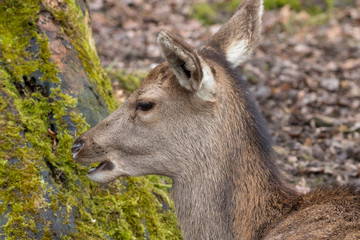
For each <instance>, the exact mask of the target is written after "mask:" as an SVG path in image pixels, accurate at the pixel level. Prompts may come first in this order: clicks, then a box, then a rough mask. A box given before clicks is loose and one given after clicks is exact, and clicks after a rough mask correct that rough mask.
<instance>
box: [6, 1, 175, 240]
mask: <svg viewBox="0 0 360 240" xmlns="http://www.w3.org/2000/svg"><path fill="white" fill-rule="evenodd" d="M62 8H63V9H65V11H63V12H62V11H60V10H56V11H55V10H54V9H50V8H48V10H49V11H50V12H51V13H53V15H54V16H55V19H56V20H57V21H58V22H59V23H60V24H61V26H62V29H63V32H64V34H66V35H68V36H69V37H70V39H71V40H72V44H73V45H74V46H75V47H76V51H77V52H78V55H79V58H80V59H81V60H82V63H83V64H84V66H85V70H86V72H87V74H88V76H89V78H90V79H91V83H92V84H93V86H94V89H96V91H99V92H100V93H101V95H102V97H103V98H104V99H105V101H106V103H107V105H108V107H109V108H110V109H111V110H114V108H115V100H114V99H113V97H112V94H111V85H110V81H109V78H108V77H107V76H106V74H105V72H104V70H103V69H102V67H101V65H100V62H99V59H98V57H97V54H96V51H95V48H94V46H93V45H92V43H91V42H92V40H89V39H88V36H90V35H89V34H87V33H89V31H90V30H89V29H88V28H87V26H86V24H85V23H84V22H86V18H88V16H86V15H85V16H83V13H82V12H81V11H80V10H79V8H78V6H77V5H76V4H75V3H74V2H72V1H65V3H63V5H62ZM41 9H44V6H42V2H41V1H40V0H38V1H35V0H24V1H12V0H5V1H3V2H2V4H1V5H0V80H1V82H0V83H1V84H0V110H1V112H0V203H1V204H0V217H1V222H3V223H5V224H4V225H3V226H1V228H0V238H2V239H3V238H5V239H30V238H34V236H38V237H39V238H41V239H52V238H61V239H106V238H108V237H111V238H113V239H142V238H144V237H145V235H146V234H149V235H150V236H151V239H179V238H180V232H179V230H178V229H177V228H176V218H175V215H174V214H173V209H172V204H171V201H170V200H169V199H168V197H167V195H166V191H163V190H162V189H164V188H163V187H161V185H164V183H163V182H162V181H163V180H159V179H160V178H159V179H156V177H155V178H153V179H152V181H153V182H155V184H154V183H151V182H150V181H148V180H147V179H146V178H136V179H130V178H129V179H122V180H118V181H117V182H115V183H113V184H110V185H109V186H101V185H99V184H95V183H92V182H90V180H89V179H88V178H87V176H86V175H87V174H86V172H87V170H88V169H87V168H86V167H84V166H80V165H78V164H75V162H74V161H73V160H72V157H71V152H70V149H71V144H72V142H73V140H74V136H75V135H79V134H81V133H82V132H84V131H86V130H87V129H88V128H89V126H88V124H87V123H86V122H85V120H84V118H83V117H82V115H81V114H78V112H77V110H76V108H77V104H78V103H77V101H76V99H75V98H73V97H71V96H70V95H68V94H66V93H65V92H63V90H62V89H61V79H60V78H59V72H58V69H57V66H56V64H55V63H54V62H52V61H51V60H50V57H51V52H50V50H49V46H48V39H47V38H46V36H44V35H43V34H42V33H40V32H39V30H38V29H37V27H36V23H37V16H38V14H39V12H40V11H41ZM89 42H90V43H89ZM39 72H41V74H38V73H39ZM36 73H37V74H36ZM34 75H36V76H35V77H34ZM33 79H35V80H36V79H38V80H39V81H47V82H51V83H52V85H51V86H53V87H52V89H51V90H50V91H49V92H46V91H45V90H44V89H43V88H42V87H41V86H42V83H34V85H32V83H31V81H32V80H33ZM35 80H34V81H35ZM36 81H37V80H36ZM132 89H133V88H132V87H129V90H132ZM67 119H70V121H69V120H67ZM69 123H71V124H73V125H74V126H75V127H76V132H73V131H70V130H69ZM49 129H51V131H56V136H54V135H53V134H52V133H51V131H50V132H49ZM165 185H166V184H165ZM157 186H158V187H157ZM163 202H166V203H167V205H168V206H170V209H167V210H164V209H162V203H163ZM44 216H45V217H44ZM59 226H62V227H64V228H65V230H63V231H62V233H63V234H64V232H65V235H63V236H59V235H58V233H56V232H55V230H54V229H55V227H59ZM59 234H61V233H59Z"/></svg>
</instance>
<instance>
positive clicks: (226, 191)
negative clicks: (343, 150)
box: [72, 0, 360, 240]
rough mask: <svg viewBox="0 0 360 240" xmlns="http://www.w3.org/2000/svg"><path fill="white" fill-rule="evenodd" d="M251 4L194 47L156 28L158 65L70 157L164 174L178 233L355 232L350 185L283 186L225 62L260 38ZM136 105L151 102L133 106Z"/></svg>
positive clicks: (355, 203)
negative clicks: (168, 181) (306, 188)
mask: <svg viewBox="0 0 360 240" xmlns="http://www.w3.org/2000/svg"><path fill="white" fill-rule="evenodd" d="M260 6H261V1H259V0H253V1H252V0H244V1H243V3H242V5H241V6H240V7H239V10H238V12H237V13H236V14H235V15H234V17H232V18H231V19H230V21H229V22H228V23H227V24H225V26H224V27H223V28H222V29H220V30H219V32H218V33H217V34H215V36H214V37H213V38H211V39H209V40H208V42H207V44H205V45H204V47H203V48H201V49H200V50H199V51H196V50H194V49H192V48H191V47H190V46H188V45H187V44H185V43H183V42H182V41H181V40H180V39H178V38H177V37H175V36H174V35H172V34H169V33H166V32H162V33H160V35H159V44H160V47H161V48H162V51H163V53H164V57H165V58H166V60H167V62H165V63H163V64H161V65H159V66H158V67H156V68H155V69H153V70H152V71H151V72H150V73H149V75H148V77H147V78H146V79H145V81H144V82H143V84H142V85H141V87H140V88H139V89H137V90H136V91H135V92H134V93H133V94H132V95H131V96H130V98H129V99H128V100H127V101H126V102H125V103H124V104H123V105H122V106H121V107H120V108H119V109H117V110H116V111H115V112H114V113H112V114H111V115H110V116H109V117H107V118H106V119H105V120H103V121H102V122H101V123H99V124H98V125H97V126H96V127H94V128H93V129H91V130H89V131H88V132H86V133H84V134H83V135H81V136H80V137H79V138H78V139H77V140H76V142H75V144H74V146H73V148H72V151H73V154H74V159H75V160H76V161H78V162H105V164H104V165H101V167H99V169H98V170H96V171H95V173H94V172H92V173H89V177H90V179H92V180H94V181H98V182H109V181H112V180H114V179H116V178H117V177H119V176H140V175H148V174H158V175H165V176H168V177H170V178H172V179H173V189H172V197H173V199H174V202H175V206H176V213H177V217H178V220H179V224H180V227H181V229H182V231H183V234H184V237H185V238H186V239H224V240H227V239H229V240H230V239H329V238H330V239H339V238H345V236H346V237H347V239H355V238H357V237H359V233H360V229H359V228H360V220H359V217H358V215H359V213H360V195H359V190H357V189H356V188H355V187H340V188H339V187H338V188H328V189H325V188H324V189H320V190H315V191H313V192H311V193H309V194H306V195H301V194H299V193H297V192H295V191H294V190H293V189H291V188H290V187H289V186H287V185H286V184H285V183H284V181H283V180H282V178H281V176H280V174H279V172H278V169H277V167H276V166H275V164H274V160H273V158H272V148H271V144H270V140H269V139H270V138H269V136H268V133H267V129H266V127H265V123H264V120H263V117H262V116H261V114H260V113H259V111H258V108H257V106H256V103H255V100H254V99H253V97H252V95H251V94H250V92H249V91H248V88H247V86H246V83H245V82H243V81H241V78H240V76H238V72H237V71H236V70H235V68H234V67H235V66H236V65H238V64H239V63H241V61H243V58H242V56H247V55H248V54H249V52H250V51H251V49H252V48H253V47H254V46H255V45H256V44H257V42H258V41H259V39H260V23H261V21H260V19H261V16H260V15H259V14H260V12H261V11H259V8H260ZM244 42H245V43H248V44H246V45H244V44H243V43H244ZM237 43H240V44H238V45H236V44H237ZM234 46H235V47H234ZM229 51H230V52H229ZM231 51H232V52H231ZM234 52H235V53H239V54H240V56H239V58H238V59H236V55H234V54H233V53H234ZM229 54H233V55H231V56H230V57H229ZM142 102H146V103H152V104H153V107H152V108H151V109H150V110H146V111H145V110H141V109H140V108H139V103H142Z"/></svg>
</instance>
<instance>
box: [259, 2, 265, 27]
mask: <svg viewBox="0 0 360 240" xmlns="http://www.w3.org/2000/svg"><path fill="white" fill-rule="evenodd" d="M263 13H264V1H263V0H261V1H260V9H259V19H260V22H261V17H262V15H263Z"/></svg>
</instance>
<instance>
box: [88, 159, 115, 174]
mask: <svg viewBox="0 0 360 240" xmlns="http://www.w3.org/2000/svg"><path fill="white" fill-rule="evenodd" d="M112 168H113V164H112V163H111V162H109V161H105V162H101V163H100V164H99V165H98V166H97V167H95V168H91V169H90V170H89V171H88V174H92V173H94V172H97V171H98V170H100V169H102V170H111V169H112Z"/></svg>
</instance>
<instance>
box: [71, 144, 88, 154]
mask: <svg viewBox="0 0 360 240" xmlns="http://www.w3.org/2000/svg"><path fill="white" fill-rule="evenodd" d="M84 145H85V144H84V143H83V142H75V143H74V144H73V145H72V146H71V152H72V155H73V158H75V157H76V154H77V153H78V152H79V151H80V150H81V149H82V148H83V147H84Z"/></svg>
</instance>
